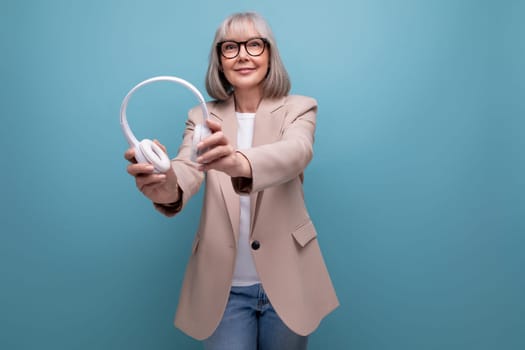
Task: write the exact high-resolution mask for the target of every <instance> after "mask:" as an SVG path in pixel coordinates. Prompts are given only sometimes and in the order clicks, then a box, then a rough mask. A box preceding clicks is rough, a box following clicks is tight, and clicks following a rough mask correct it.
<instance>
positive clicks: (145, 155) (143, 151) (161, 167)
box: [120, 76, 211, 173]
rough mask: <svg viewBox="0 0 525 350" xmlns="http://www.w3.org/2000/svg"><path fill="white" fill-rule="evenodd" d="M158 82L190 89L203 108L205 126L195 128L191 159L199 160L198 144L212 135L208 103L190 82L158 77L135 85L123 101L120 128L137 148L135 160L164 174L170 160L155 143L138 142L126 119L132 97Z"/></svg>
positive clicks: (198, 125) (169, 77) (147, 141)
mask: <svg viewBox="0 0 525 350" xmlns="http://www.w3.org/2000/svg"><path fill="white" fill-rule="evenodd" d="M157 81H171V82H174V83H177V84H181V85H183V86H185V87H187V88H188V89H190V90H191V91H192V92H193V93H194V94H195V95H196V96H197V98H198V99H199V102H200V106H201V108H202V115H203V119H204V120H203V124H197V125H196V126H195V130H194V132H193V144H192V150H191V159H192V160H193V161H195V159H196V158H197V144H198V143H199V142H200V141H201V140H202V139H204V138H206V137H207V136H209V135H210V134H211V132H210V129H208V127H207V126H206V124H205V120H206V119H208V108H207V107H206V101H204V97H203V96H202V94H201V93H200V91H199V90H197V88H196V87H195V86H193V85H192V84H190V83H189V82H187V81H186V80H184V79H181V78H177V77H174V76H158V77H153V78H149V79H146V80H144V81H142V82H140V83H139V84H137V85H135V87H134V88H133V89H131V90H130V91H129V92H128V94H127V95H126V97H125V98H124V100H123V101H122V105H121V107H120V126H121V127H122V131H123V132H124V136H125V137H126V140H127V141H128V143H129V145H130V146H132V147H134V148H135V159H136V160H137V162H138V163H150V164H152V165H153V166H154V167H155V172H156V173H164V172H166V171H168V170H169V168H170V166H171V164H170V159H169V158H168V156H167V155H166V153H164V151H162V149H161V148H160V147H159V146H157V144H155V143H154V142H153V141H151V140H149V139H144V140H142V141H140V142H139V141H138V140H137V138H136V137H135V135H133V132H132V131H131V129H130V127H129V125H128V120H127V118H126V109H127V107H128V102H129V99H130V98H131V95H133V94H134V93H135V92H136V91H137V90H138V89H140V88H141V87H143V86H144V85H147V84H150V83H153V82H157Z"/></svg>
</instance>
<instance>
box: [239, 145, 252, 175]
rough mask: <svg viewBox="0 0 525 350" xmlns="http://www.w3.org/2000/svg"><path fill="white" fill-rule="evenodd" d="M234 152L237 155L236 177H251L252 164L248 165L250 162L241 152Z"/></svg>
mask: <svg viewBox="0 0 525 350" xmlns="http://www.w3.org/2000/svg"><path fill="white" fill-rule="evenodd" d="M235 154H236V155H237V169H238V174H239V176H238V177H246V178H251V177H252V166H251V165H250V162H249V161H248V159H247V158H246V157H245V156H244V154H242V153H241V152H239V151H237V152H235Z"/></svg>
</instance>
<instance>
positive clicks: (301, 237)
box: [292, 221, 317, 247]
mask: <svg viewBox="0 0 525 350" xmlns="http://www.w3.org/2000/svg"><path fill="white" fill-rule="evenodd" d="M292 236H293V237H294V238H295V241H296V242H297V243H299V245H300V246H301V247H304V246H306V245H307V244H308V243H309V242H310V241H311V240H313V239H314V238H315V237H317V231H316V230H315V227H314V224H313V223H312V221H308V222H307V223H306V224H304V225H303V226H301V227H299V228H298V229H297V230H295V231H294V232H293V233H292Z"/></svg>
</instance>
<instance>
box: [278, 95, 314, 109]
mask: <svg viewBox="0 0 525 350" xmlns="http://www.w3.org/2000/svg"><path fill="white" fill-rule="evenodd" d="M284 104H286V105H299V106H317V100H316V99H315V98H313V97H309V96H303V95H288V96H286V97H285V99H284Z"/></svg>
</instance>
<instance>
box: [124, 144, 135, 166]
mask: <svg viewBox="0 0 525 350" xmlns="http://www.w3.org/2000/svg"><path fill="white" fill-rule="evenodd" d="M124 158H125V159H126V160H127V161H130V162H132V163H136V162H137V159H135V148H133V147H130V148H128V149H127V150H126V152H125V153H124Z"/></svg>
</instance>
